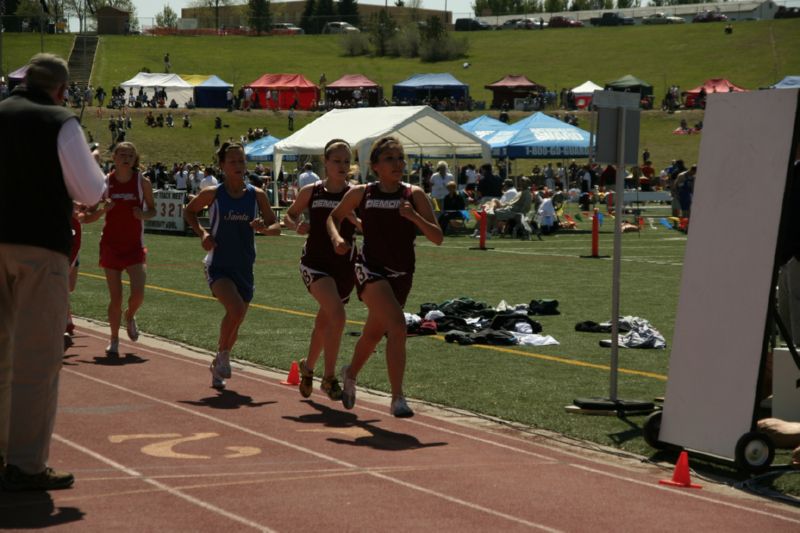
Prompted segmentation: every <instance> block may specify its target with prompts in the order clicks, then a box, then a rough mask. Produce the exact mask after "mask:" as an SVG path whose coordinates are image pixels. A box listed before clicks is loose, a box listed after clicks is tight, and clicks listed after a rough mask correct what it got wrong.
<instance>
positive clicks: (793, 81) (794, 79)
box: [772, 76, 800, 89]
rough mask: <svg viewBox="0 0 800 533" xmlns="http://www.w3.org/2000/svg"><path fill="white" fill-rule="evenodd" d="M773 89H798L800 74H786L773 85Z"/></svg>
mask: <svg viewBox="0 0 800 533" xmlns="http://www.w3.org/2000/svg"><path fill="white" fill-rule="evenodd" d="M772 88H773V89H798V88H800V76H786V77H785V78H783V79H782V80H781V81H779V82H778V83H776V84H775V85H773V86H772Z"/></svg>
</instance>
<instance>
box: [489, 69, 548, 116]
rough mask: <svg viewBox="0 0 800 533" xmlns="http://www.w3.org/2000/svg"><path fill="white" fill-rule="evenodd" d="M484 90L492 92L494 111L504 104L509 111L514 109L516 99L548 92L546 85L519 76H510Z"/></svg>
mask: <svg viewBox="0 0 800 533" xmlns="http://www.w3.org/2000/svg"><path fill="white" fill-rule="evenodd" d="M484 88H485V89H489V90H490V91H492V108H494V109H500V108H501V107H502V106H503V104H507V105H508V107H509V109H514V99H515V98H528V97H529V96H530V95H531V93H536V92H543V91H545V90H547V89H546V88H545V86H544V85H540V84H538V83H536V82H534V81H531V80H529V79H528V78H527V77H525V76H521V75H517V74H509V75H507V76H506V77H504V78H503V79H501V80H497V81H496V82H494V83H490V84H489V85H485V86H484Z"/></svg>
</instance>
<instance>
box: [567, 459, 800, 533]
mask: <svg viewBox="0 0 800 533" xmlns="http://www.w3.org/2000/svg"><path fill="white" fill-rule="evenodd" d="M569 466H571V467H574V468H578V469H580V470H586V471H587V472H592V473H594V474H600V475H603V476H606V477H610V478H614V479H618V480H621V481H627V482H629V483H635V484H637V485H641V486H643V487H648V488H651V489H656V490H660V491H665V492H668V493H670V494H677V495H679V496H684V497H686V498H693V499H695V500H701V501H704V502H708V503H715V504H718V505H723V506H725V507H731V508H733V509H736V510H738V511H748V512H751V513H755V514H759V515H763V516H767V517H769V518H776V519H778V520H784V521H786V522H791V523H792V524H800V520H798V519H795V518H791V517H788V516H783V515H779V514H774V513H770V512H767V511H762V510H760V509H753V508H752V507H745V506H743V505H738V504H735V503H731V502H726V501H722V500H715V499H713V498H709V497H707V496H701V495H699V494H697V493H696V492H689V491H685V490H680V489H675V488H669V487H665V486H663V485H659V484H657V483H647V482H645V481H640V480H638V479H633V478H630V477H627V476H621V475H617V474H612V473H611V472H604V471H602V470H598V469H596V468H591V467H588V466H585V465H579V464H570V465H569Z"/></svg>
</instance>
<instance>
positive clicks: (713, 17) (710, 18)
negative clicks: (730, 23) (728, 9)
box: [692, 11, 728, 22]
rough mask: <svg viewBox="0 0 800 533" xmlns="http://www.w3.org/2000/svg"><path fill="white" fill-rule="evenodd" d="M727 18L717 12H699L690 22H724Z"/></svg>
mask: <svg viewBox="0 0 800 533" xmlns="http://www.w3.org/2000/svg"><path fill="white" fill-rule="evenodd" d="M726 20H728V16H727V15H725V14H723V13H720V12H719V11H701V12H700V13H698V14H697V15H695V16H694V18H693V19H692V22H725V21H726Z"/></svg>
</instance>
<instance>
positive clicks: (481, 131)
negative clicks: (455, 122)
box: [461, 115, 514, 157]
mask: <svg viewBox="0 0 800 533" xmlns="http://www.w3.org/2000/svg"><path fill="white" fill-rule="evenodd" d="M461 127H462V128H463V129H465V130H466V131H468V132H470V133H472V134H473V135H475V136H476V137H479V138H481V139H483V140H485V141H486V142H488V143H489V146H491V147H492V157H504V155H505V154H504V153H502V149H503V148H504V147H505V142H506V141H507V140H508V138H509V137H510V136H511V135H513V133H514V132H513V130H511V128H510V126H509V125H508V124H506V123H505V122H501V121H499V120H497V119H495V118H492V117H490V116H489V115H481V116H479V117H478V118H474V119H472V120H470V121H469V122H465V123H463V124H462V125H461ZM501 132H502V134H500V133H501ZM492 139H496V140H495V142H494V143H493V142H492ZM462 157H464V156H462Z"/></svg>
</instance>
